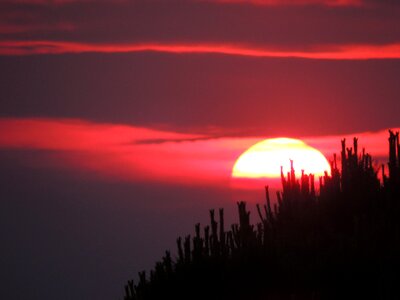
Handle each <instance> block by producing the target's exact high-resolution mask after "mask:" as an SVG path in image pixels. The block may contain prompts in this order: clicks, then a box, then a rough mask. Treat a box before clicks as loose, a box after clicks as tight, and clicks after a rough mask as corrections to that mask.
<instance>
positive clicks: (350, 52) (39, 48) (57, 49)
mask: <svg viewBox="0 0 400 300" xmlns="http://www.w3.org/2000/svg"><path fill="white" fill-rule="evenodd" d="M144 51H154V52H164V53H173V54H188V53H191V54H194V53H198V54H209V53H214V54H224V55H239V56H249V57H296V58H306V59H333V60H348V59H351V60H363V59H398V58H400V43H396V44H388V45H366V44H365V45H357V44H348V45H321V46H315V47H311V48H308V49H307V50H286V49H279V47H270V48H268V47H264V48H261V47H252V46H248V45H237V44H236V45H233V44H232V45H230V44H211V43H210V44H206V43H205V44H201V43H200V44H187V43H177V44H171V43H165V44H163V43H133V44H89V43H76V42H64V41H1V42H0V55H35V54H36V55H37V54H64V53H87V52H97V53H130V52H132V53H133V52H144Z"/></svg>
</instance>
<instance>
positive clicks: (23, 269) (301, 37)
mask: <svg viewBox="0 0 400 300" xmlns="http://www.w3.org/2000/svg"><path fill="white" fill-rule="evenodd" d="M399 20H400V4H399V3H398V1H390V0H386V1H385V0H383V1H378V0H293V1H289V0H179V1H178V0H168V1H167V0H114V1H111V0H53V1H52V0H0V70H1V72H0V90H1V93H0V201H1V206H2V209H0V232H1V236H2V239H3V243H2V247H0V263H1V265H2V267H1V268H0V279H1V280H2V282H3V283H5V284H2V285H1V287H0V295H1V298H5V299H21V298H23V297H26V295H29V297H30V298H31V299H50V298H55V299H60V300H63V299H78V300H79V299H110V298H112V299H116V298H117V299H122V297H123V292H124V290H123V285H124V284H125V282H126V281H127V280H128V279H130V278H137V272H138V271H141V270H142V269H147V270H149V269H150V268H151V267H153V266H154V264H155V262H156V260H158V259H160V258H161V256H162V255H163V252H164V251H165V250H166V249H171V250H175V239H176V237H178V236H179V235H186V234H189V233H192V232H193V227H194V224H195V223H197V222H201V223H202V224H205V223H207V222H208V210H209V209H211V208H216V209H217V208H219V207H224V208H225V210H226V212H227V218H228V221H230V220H231V221H233V220H234V217H235V202H236V201H239V200H246V201H248V202H250V204H251V205H252V204H254V203H255V202H262V201H264V198H263V197H264V195H263V192H264V191H263V186H264V185H265V184H269V185H273V184H274V183H273V180H270V181H268V180H265V181H264V180H262V181H261V182H257V184H256V185H254V188H253V187H252V189H251V191H250V190H243V189H238V188H237V184H236V183H237V182H235V181H234V180H233V179H232V177H231V171H232V168H233V165H234V163H235V161H236V160H237V158H238V157H239V156H240V155H241V154H242V153H243V152H244V151H245V150H246V149H248V148H249V147H250V146H252V145H254V144H255V143H257V142H259V141H262V140H264V139H266V138H276V137H291V138H299V139H301V140H303V141H304V142H306V143H307V144H309V145H310V146H312V147H314V148H316V149H318V150H319V151H321V152H322V153H323V154H324V155H325V156H326V158H327V159H328V160H331V159H332V155H333V153H339V151H340V140H341V139H342V138H346V139H347V140H348V141H349V143H350V142H351V140H352V137H353V136H357V137H358V138H359V142H360V146H361V147H365V148H366V149H367V151H368V152H370V153H371V154H372V155H373V157H375V158H376V160H375V164H376V165H377V166H378V165H379V164H381V163H385V161H386V152H387V148H388V147H387V137H388V134H387V129H389V128H392V129H397V128H399V127H400V121H399V118H398V116H399V113H400V105H399V98H398V97H399V94H400V85H399V84H398V78H400V26H399V25H400V23H399ZM258 185H259V187H258ZM253 220H254V221H256V218H255V216H253ZM228 223H229V222H228Z"/></svg>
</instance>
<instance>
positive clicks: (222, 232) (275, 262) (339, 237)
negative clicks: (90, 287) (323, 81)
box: [125, 131, 400, 300]
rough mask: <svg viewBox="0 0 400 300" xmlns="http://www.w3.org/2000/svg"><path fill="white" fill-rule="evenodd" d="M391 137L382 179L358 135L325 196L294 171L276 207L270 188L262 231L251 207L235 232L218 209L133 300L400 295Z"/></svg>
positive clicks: (396, 161) (397, 155) (399, 170)
mask: <svg viewBox="0 0 400 300" xmlns="http://www.w3.org/2000/svg"><path fill="white" fill-rule="evenodd" d="M389 134H390V137H389V163H388V166H387V167H388V172H387V173H388V175H386V176H385V175H383V176H382V177H383V178H382V182H381V181H380V180H379V179H378V174H377V173H378V171H377V170H375V169H374V168H373V166H372V159H371V156H370V155H369V154H367V153H365V152H364V150H363V151H359V149H358V147H357V139H354V141H353V147H351V148H346V145H345V141H344V140H343V141H342V151H341V167H340V168H338V166H337V162H336V157H335V158H334V161H333V162H332V175H331V176H329V175H328V174H326V175H325V176H324V177H323V178H321V179H320V192H319V194H318V195H317V194H316V192H315V188H314V177H313V176H312V175H310V176H308V175H305V174H302V176H301V178H300V179H299V180H298V179H296V178H295V173H294V169H293V167H292V170H291V172H289V173H288V174H287V175H286V176H285V175H284V174H282V192H279V193H278V194H277V197H278V203H276V204H274V205H273V206H271V202H270V199H269V193H268V188H266V195H267V201H266V204H265V205H264V206H263V207H260V206H257V211H258V215H259V218H260V222H259V223H257V224H256V225H251V224H250V213H249V212H248V211H247V210H246V204H245V203H244V202H240V203H238V210H239V223H238V224H234V225H232V226H231V227H230V230H227V229H226V228H225V226H224V212H223V210H222V209H221V210H219V214H218V222H217V216H215V212H214V210H211V211H210V217H211V224H210V226H206V227H205V228H200V225H199V224H197V225H196V226H195V234H194V236H193V237H191V236H186V237H185V238H184V239H181V238H178V240H177V246H178V251H177V259H176V260H175V259H172V258H171V254H170V253H169V252H168V251H167V252H166V254H165V256H164V257H163V258H162V260H161V261H160V262H157V263H156V266H155V269H154V270H152V271H151V272H150V276H149V278H148V277H146V273H145V272H141V273H140V274H139V282H138V283H137V284H136V285H135V284H134V282H133V281H128V284H127V285H126V287H125V292H126V296H125V299H126V300H130V299H145V300H146V299H227V300H228V299H229V300H235V299H246V300H257V299H400V257H399V254H400V251H399V250H400V146H399V133H396V134H394V133H393V132H391V131H390V132H389ZM359 152H361V153H359ZM384 169H385V167H384V166H382V174H385V170H384Z"/></svg>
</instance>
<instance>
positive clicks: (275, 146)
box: [232, 138, 331, 179]
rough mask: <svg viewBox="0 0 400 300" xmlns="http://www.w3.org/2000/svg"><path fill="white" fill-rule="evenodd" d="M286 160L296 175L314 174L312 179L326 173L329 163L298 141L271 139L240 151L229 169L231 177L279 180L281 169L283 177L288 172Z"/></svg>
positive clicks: (319, 154)
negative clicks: (301, 173)
mask: <svg viewBox="0 0 400 300" xmlns="http://www.w3.org/2000/svg"><path fill="white" fill-rule="evenodd" d="M290 160H293V162H294V168H295V170H296V171H297V172H298V173H297V174H299V173H300V171H301V170H304V172H305V173H306V174H310V173H312V174H314V175H315V176H316V178H318V176H323V175H324V172H325V171H327V172H328V173H329V174H330V170H331V167H330V164H329V162H328V161H327V159H326V158H325V156H324V155H323V154H322V153H321V152H320V151H318V150H317V149H315V148H313V147H311V146H309V145H307V144H306V143H304V142H303V141H301V140H298V139H291V138H274V139H267V140H264V141H261V142H259V143H257V144H255V145H253V146H251V147H250V148H249V149H247V150H246V151H245V152H243V153H242V154H241V155H240V157H239V158H238V159H237V160H236V162H235V164H234V166H233V170H232V177H233V178H248V179H261V178H271V179H276V178H280V176H281V167H282V168H283V172H284V174H286V173H287V172H289V171H290Z"/></svg>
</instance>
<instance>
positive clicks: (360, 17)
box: [0, 1, 400, 50]
mask: <svg viewBox="0 0 400 300" xmlns="http://www.w3.org/2000/svg"><path fill="white" fill-rule="evenodd" d="M0 8H1V9H0V10H1V11H2V13H1V15H2V22H1V23H0V24H3V25H2V26H0V28H1V27H3V30H2V33H1V34H0V39H1V40H3V41H4V40H57V41H60V40H61V41H76V42H89V43H132V42H136V43H139V42H143V43H149V42H170V43H176V42H181V43H182V42H186V43H216V42H217V43H240V44H251V45H253V46H257V45H258V46H270V47H271V46H272V47H273V46H275V47H278V48H279V47H280V48H282V47H283V48H285V47H286V48H287V49H288V50H290V49H293V48H296V49H300V50H305V49H307V48H308V47H309V46H312V45H321V44H322V45H331V44H388V43H397V42H398V41H399V37H400V29H399V26H397V24H398V18H399V15H400V9H399V6H397V5H396V6H393V5H389V4H388V5H378V6H373V7H372V8H371V7H370V6H367V7H364V6H361V7H352V6H350V7H331V6H329V7H325V6H300V7H299V6H272V7H270V6H266V7H264V6H262V7H258V6H254V5H244V4H243V5H237V4H236V5H226V4H223V5H221V4H216V3H210V2H192V1H128V2H118V3H115V2H108V1H105V2H99V3H96V5H94V4H93V3H90V2H86V1H83V2H71V3H66V4H64V5H58V6H48V5H33V4H32V5H21V4H12V3H6V4H0ZM67 25H68V26H67ZM13 27H18V28H20V27H23V28H24V30H20V31H16V30H10V32H9V33H7V32H6V29H7V28H13ZM30 27H31V30H29V28H30ZM38 28H39V29H41V30H38ZM45 28H48V30H45ZM57 28H58V29H57Z"/></svg>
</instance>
